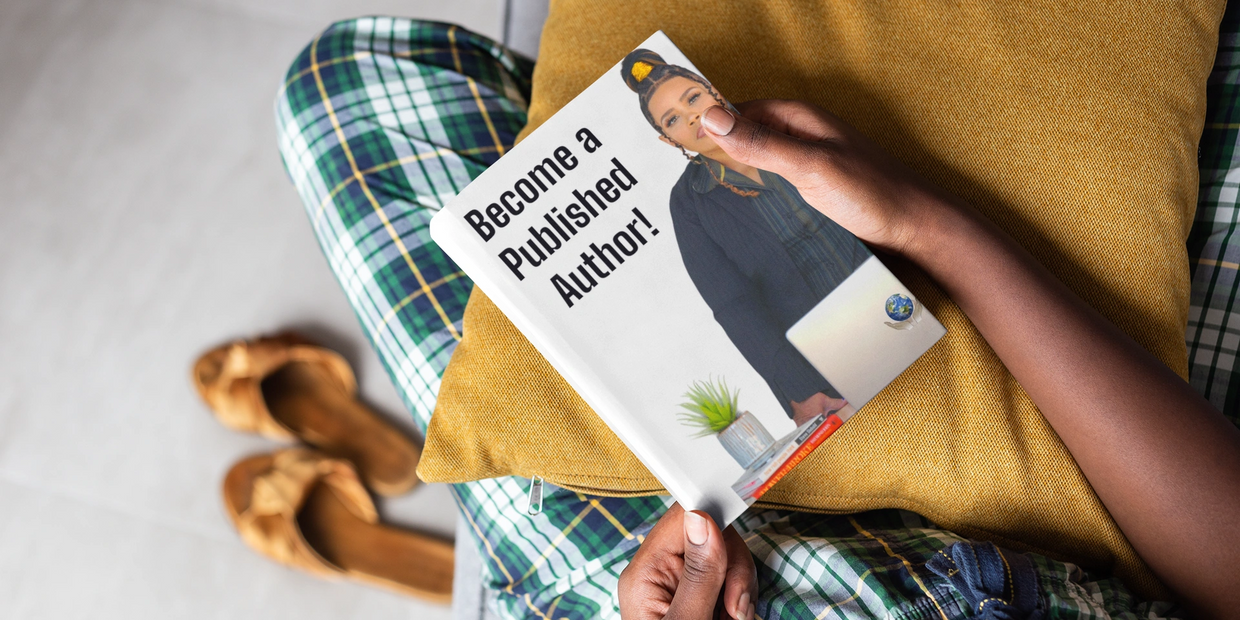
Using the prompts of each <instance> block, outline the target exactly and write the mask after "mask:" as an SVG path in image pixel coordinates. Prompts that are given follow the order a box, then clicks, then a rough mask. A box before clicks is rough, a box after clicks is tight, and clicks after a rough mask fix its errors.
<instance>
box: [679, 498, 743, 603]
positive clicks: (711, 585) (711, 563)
mask: <svg viewBox="0 0 1240 620" xmlns="http://www.w3.org/2000/svg"><path fill="white" fill-rule="evenodd" d="M684 541H685V542H684V545H685V565H684V569H683V570H682V572H681V574H680V584H679V585H678V586H677V587H676V596H675V597H673V598H672V606H671V608H669V609H668V612H667V619H668V620H707V619H708V618H711V617H712V615H713V614H714V611H715V603H716V602H717V601H718V600H719V591H720V589H722V588H723V579H724V575H725V573H726V571H727V562H728V556H727V550H726V549H725V548H724V544H723V534H722V533H720V532H719V528H718V527H717V526H716V525H715V522H714V520H712V519H711V518H710V517H708V516H706V515H705V514H704V513H701V512H697V511H694V512H686V513H685V515H684Z"/></svg>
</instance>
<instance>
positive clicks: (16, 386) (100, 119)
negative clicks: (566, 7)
mask: <svg viewBox="0 0 1240 620" xmlns="http://www.w3.org/2000/svg"><path fill="white" fill-rule="evenodd" d="M501 5H502V0H452V1H451V2H444V1H433V0H431V1H425V0H403V1H397V0H263V1H251V0H110V1H109V2H90V1H87V0H4V1H3V2H0V110H2V111H3V112H0V618H6V619H8V618H13V619H16V618H22V619H25V618H55V619H58V620H63V619H71V618H91V619H105V618H126V619H132V618H268V619H269V618H293V617H296V618H300V619H313V618H367V619H378V618H427V619H433V618H447V617H449V615H450V613H449V610H448V608H446V607H438V606H426V605H421V604H419V603H417V602H414V601H411V600H409V599H406V598H402V597H399V596H397V595H392V594H388V593H386V592H383V591H379V590H375V589H372V588H369V587H365V586H360V585H355V584H351V583H339V584H329V583H326V582H321V581H318V580H315V579H313V578H311V577H308V576H305V575H303V574H301V573H298V572H294V571H290V570H286V569H284V568H281V567H279V566H277V565H275V564H273V563H271V562H269V561H268V560H266V559H265V558H262V557H260V556H258V555H256V554H254V553H252V552H251V551H250V550H249V549H248V548H246V547H245V546H244V545H243V544H242V543H241V541H240V540H239V539H238V538H237V536H236V535H235V534H234V532H233V530H232V528H231V527H230V525H229V524H228V522H227V520H226V518H225V516H224V513H223V511H222V508H221V505H220V499H219V492H218V487H219V481H220V479H221V477H222V476H223V474H224V472H225V471H226V470H227V468H228V467H229V465H230V464H231V463H233V462H234V461H235V460H237V459H239V458H240V457H242V456H244V455H247V454H251V453H255V452H259V451H266V450H271V449H272V448H274V447H275V444H272V443H270V442H267V441H264V440H261V439H258V438H255V437H252V436H246V435H240V434H236V433H233V432H230V431H227V430H225V429H224V428H223V427H221V426H220V425H219V424H217V423H216V422H215V421H214V419H213V418H212V417H211V416H210V415H209V414H208V412H207V410H206V408H205V407H204V406H203V405H202V404H200V403H199V402H198V399H197V398H196V396H195V394H194V393H193V390H192V388H191V387H190V383H189V378H188V371H189V366H190V363H191V361H192V360H193V359H194V358H195V357H196V356H197V354H198V353H200V352H201V351H202V350H203V349H205V348H207V347H209V346H212V345H214V344H216V343H218V342H221V341H223V340H227V339H231V338H234V337H241V336H247V335H251V334H256V333H260V332H264V331H268V330H275V329H278V328H282V327H287V326H295V327H300V328H303V329H305V330H306V331H308V332H310V333H311V334H312V335H314V336H316V337H318V338H320V339H322V340H324V341H326V342H327V343H329V344H330V345H332V346H335V347H337V348H338V349H339V350H341V351H342V352H343V353H344V354H345V355H346V357H348V358H349V359H350V360H351V361H352V362H353V364H354V366H355V368H356V369H357V372H358V375H359V378H360V380H361V384H362V393H363V395H364V396H365V398H367V399H368V400H369V401H370V402H371V403H372V404H373V405H375V407H376V408H378V409H379V410H381V411H383V412H385V413H387V414H389V415H391V416H392V417H393V418H395V419H398V420H400V421H402V422H404V421H405V420H406V416H405V414H404V412H403V410H402V408H401V405H400V401H399V399H398V398H397V396H396V394H395V392H394V391H393V389H392V387H391V386H390V384H389V383H388V380H387V377H386V376H385V375H384V373H383V371H382V369H381V368H380V367H379V364H378V360H377V358H375V356H374V354H373V353H372V352H371V351H370V350H369V348H367V347H366V345H365V344H364V339H363V337H362V334H361V333H360V331H359V329H358V327H357V326H356V323H355V321H354V318H353V315H352V313H351V311H350V309H349V307H348V306H347V305H346V303H345V300H344V297H343V295H342V294H341V293H340V291H339V289H338V288H337V285H336V283H335V281H334V280H333V279H332V277H331V275H330V274H329V272H328V270H327V265H326V262H325V261H324V259H323V258H322V256H321V255H320V254H319V250H318V246H317V244H316V243H315V241H314V239H313V236H312V234H311V231H310V227H309V224H308V223H307V221H306V218H305V215H304V214H303V212H302V211H301V206H300V204H299V202H298V199H297V197H296V195H295V194H294V192H293V190H292V188H291V186H290V185H289V184H288V182H287V180H286V179H285V177H284V173H283V170H282V168H281V166H280V161H279V156H278V154H277V152H276V148H275V135H274V125H273V121H272V112H271V105H272V96H273V93H274V92H275V90H276V86H277V84H278V83H279V81H280V79H281V76H282V74H283V71H284V69H285V67H286V66H287V64H288V63H289V62H290V61H291V60H292V58H293V57H294V55H295V54H296V53H297V52H298V51H299V50H300V49H301V47H302V46H303V45H304V44H305V43H306V42H307V41H308V40H309V39H310V37H312V36H313V35H314V34H315V32H316V31H317V30H319V29H321V28H322V27H324V26H325V25H326V24H328V23H330V22H331V21H332V20H334V19H337V18H341V17H348V16H352V15H358V14H367V13H389V14H404V15H410V16H417V17H429V18H435V19H443V20H448V21H454V22H457V23H462V24H464V25H466V26H468V27H470V28H472V29H474V30H477V31H479V32H481V33H484V34H487V35H490V36H494V37H498V35H499V31H500V28H501V23H502V6H501ZM384 510H385V514H386V516H387V518H388V519H390V520H391V521H394V522H398V523H404V524H414V525H418V526H421V527H423V528H425V529H428V530H431V531H434V532H437V533H440V534H442V535H445V536H450V535H451V533H452V529H453V522H454V518H455V509H454V508H453V505H452V502H451V499H450V495H449V493H448V491H447V489H446V488H444V487H439V486H427V487H423V488H420V489H418V490H417V491H415V492H414V493H413V494H411V495H410V496H408V497H407V498H403V499H401V500H399V501H394V502H393V501H389V502H387V503H386V504H385V505H384Z"/></svg>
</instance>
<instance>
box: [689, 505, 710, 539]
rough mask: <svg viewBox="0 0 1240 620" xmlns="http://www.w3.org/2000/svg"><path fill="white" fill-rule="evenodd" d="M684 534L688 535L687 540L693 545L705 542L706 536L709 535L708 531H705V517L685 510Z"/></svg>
mask: <svg viewBox="0 0 1240 620" xmlns="http://www.w3.org/2000/svg"><path fill="white" fill-rule="evenodd" d="M685 536H688V537H689V542H691V543H693V544H695V545H704V544H706V538H707V537H708V536H710V532H707V531H706V519H704V518H702V515H699V514H698V513H696V512H686V513H685Z"/></svg>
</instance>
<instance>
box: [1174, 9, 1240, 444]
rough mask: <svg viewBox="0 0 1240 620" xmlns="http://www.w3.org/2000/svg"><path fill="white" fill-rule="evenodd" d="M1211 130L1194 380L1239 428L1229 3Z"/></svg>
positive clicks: (1237, 15) (1237, 137)
mask: <svg viewBox="0 0 1240 620" xmlns="http://www.w3.org/2000/svg"><path fill="white" fill-rule="evenodd" d="M1206 94H1207V104H1206V126H1205V130H1204V131H1203V132H1202V134H1201V149H1200V151H1199V155H1198V161H1199V166H1200V170H1201V188H1200V190H1199V193H1198V198H1197V217H1196V220H1195V221H1194V222H1193V229H1192V233H1191V234H1190V235H1189V237H1188V257H1189V261H1190V263H1191V264H1192V270H1193V284H1192V301H1191V305H1190V306H1189V314H1188V333H1187V334H1186V338H1185V339H1186V340H1187V341H1188V367H1189V381H1190V382H1191V383H1192V385H1193V387H1194V388H1196V389H1197V391H1199V392H1201V393H1202V394H1203V395H1204V396H1205V397H1206V398H1208V399H1210V402H1212V403H1214V405H1215V406H1216V407H1218V408H1219V409H1221V410H1222V411H1223V413H1224V414H1226V415H1227V417H1228V418H1230V419H1231V421H1232V422H1235V423H1237V424H1240V381H1238V380H1237V376H1236V375H1237V373H1238V372H1240V367H1238V366H1237V364H1236V355H1237V352H1238V351H1240V307H1236V301H1237V297H1238V295H1237V291H1238V290H1240V279H1238V278H1237V274H1238V273H1240V238H1237V226H1236V224H1237V221H1240V220H1238V219H1237V214H1240V209H1238V208H1237V207H1238V206H1240V149H1237V148H1236V145H1237V143H1238V142H1240V105H1238V103H1240V8H1237V7H1235V5H1234V4H1228V6H1227V13H1226V15H1224V17H1223V25H1222V27H1221V28H1220V29H1219V44H1218V55H1217V56H1216V57H1215V59H1214V71H1213V73H1211V74H1210V80H1209V82H1208V83H1207V85H1206Z"/></svg>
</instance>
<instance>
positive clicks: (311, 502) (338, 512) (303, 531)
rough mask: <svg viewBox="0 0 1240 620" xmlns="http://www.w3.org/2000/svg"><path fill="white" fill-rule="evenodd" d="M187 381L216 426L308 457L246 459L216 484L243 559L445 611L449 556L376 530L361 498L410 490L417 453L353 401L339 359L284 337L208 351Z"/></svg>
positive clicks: (420, 538)
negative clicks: (348, 581) (365, 586)
mask: <svg viewBox="0 0 1240 620" xmlns="http://www.w3.org/2000/svg"><path fill="white" fill-rule="evenodd" d="M193 379H194V385H195V386H196V387H197V388H198V394H199V395H200V396H201V397H202V399H203V400H204V401H206V403H207V405H209V406H210V407H211V410H212V411H213V412H214V413H215V415H216V417H217V418H218V419H219V420H220V422H222V423H223V424H224V425H225V426H227V427H229V428H232V429H235V430H238V431H243V432H251V433H257V434H259V435H263V436H265V437H269V438H272V439H277V440H291V441H301V442H303V443H305V444H308V445H309V446H310V447H294V448H286V449H283V450H279V451H277V452H275V453H274V454H264V455H259V456H253V457H250V458H247V459H245V460H243V461H241V462H240V463H237V464H236V465H234V466H233V467H232V469H230V470H229V472H228V474H227V475H226V476H225V477H224V505H225V508H226V509H227V511H228V516H229V517H230V518H231V519H232V522H233V525H234V526H236V528H237V530H238V531H239V532H240V533H241V538H242V539H243V540H245V542H246V543H247V544H249V545H250V547H252V548H254V549H255V550H256V551H258V552H259V553H261V554H263V555H266V556H268V557H270V558H271V559H273V560H275V561H277V562H280V563H281V564H284V565H287V566H292V567H295V568H300V569H303V570H305V571H308V572H310V573H312V574H315V575H319V576H323V577H341V576H346V577H352V578H354V579H358V580H360V581H364V582H367V583H372V584H377V585H381V586H384V587H387V588H391V589H393V590H396V591H397V592H401V593H403V594H409V595H413V596H415V597H418V598H421V599H424V600H428V601H434V602H447V601H448V600H450V598H451V595H452V562H453V548H452V545H451V544H450V543H448V542H445V541H443V540H440V539H437V538H433V537H430V536H425V535H422V534H417V533H414V532H408V531H405V530H400V529H396V528H391V527H387V526H385V525H382V524H381V523H379V515H378V512H377V511H376V509H375V504H374V502H373V501H372V500H371V498H370V495H369V493H367V491H366V487H367V486H368V487H370V488H371V489H374V491H375V492H376V493H378V494H380V495H388V496H391V495H399V494H401V493H404V492H406V491H408V490H409V489H411V488H413V486H414V485H415V484H417V476H416V475H415V474H414V470H415V468H416V467H417V464H418V458H419V456H420V455H421V452H420V451H419V450H418V447H417V446H416V445H414V443H413V442H412V441H410V440H409V438H407V437H406V436H405V435H404V434H402V433H401V432H400V431H398V430H397V429H396V428H394V427H393V426H392V425H390V424H388V423H387V422H385V421H384V420H383V419H382V418H381V417H379V416H378V415H377V414H375V413H374V412H373V411H371V410H370V409H369V408H367V407H366V406H365V405H363V404H362V403H361V402H359V401H358V400H357V398H356V396H355V395H356V392H357V380H356V379H355V378H354V376H353V371H352V369H351V368H350V367H349V364H348V362H346V361H345V360H344V358H342V357H340V356H339V355H337V354H336V353H334V352H332V351H328V350H327V349H324V348H322V347H318V346H315V345H313V344H310V343H309V342H307V341H306V340H305V339H303V338H301V337H299V336H297V335H295V334H291V333H285V334H281V335H277V336H272V337H265V338H259V339H257V340H254V341H250V342H234V343H230V344H227V345H224V346H221V347H217V348H215V349H212V350H211V351H208V352H207V353H205V354H204V355H203V356H202V357H200V358H199V359H198V361H197V362H196V363H195V364H194V369H193Z"/></svg>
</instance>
